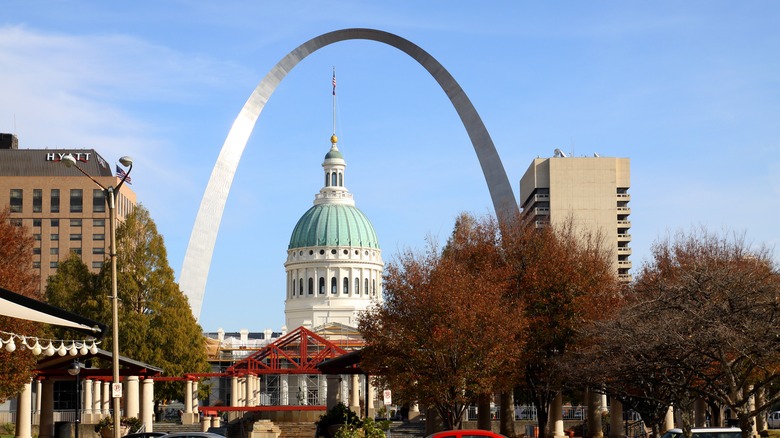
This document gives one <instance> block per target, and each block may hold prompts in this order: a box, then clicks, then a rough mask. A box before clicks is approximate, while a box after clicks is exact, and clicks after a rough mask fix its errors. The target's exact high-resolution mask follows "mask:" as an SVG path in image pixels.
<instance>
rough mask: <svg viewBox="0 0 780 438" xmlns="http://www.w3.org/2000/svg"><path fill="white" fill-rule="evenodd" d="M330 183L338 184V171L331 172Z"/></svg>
mask: <svg viewBox="0 0 780 438" xmlns="http://www.w3.org/2000/svg"><path fill="white" fill-rule="evenodd" d="M330 185H332V186H335V185H337V184H336V172H333V173H331V174H330Z"/></svg>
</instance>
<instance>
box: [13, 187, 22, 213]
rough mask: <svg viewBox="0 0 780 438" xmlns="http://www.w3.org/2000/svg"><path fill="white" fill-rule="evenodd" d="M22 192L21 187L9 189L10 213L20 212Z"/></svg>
mask: <svg viewBox="0 0 780 438" xmlns="http://www.w3.org/2000/svg"><path fill="white" fill-rule="evenodd" d="M23 196H24V193H23V192H22V189H11V213H21V212H22V203H23Z"/></svg>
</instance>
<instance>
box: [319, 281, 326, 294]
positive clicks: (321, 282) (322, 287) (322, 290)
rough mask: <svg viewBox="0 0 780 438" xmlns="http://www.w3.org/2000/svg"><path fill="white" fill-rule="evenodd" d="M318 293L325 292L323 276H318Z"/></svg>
mask: <svg viewBox="0 0 780 438" xmlns="http://www.w3.org/2000/svg"><path fill="white" fill-rule="evenodd" d="M320 293H321V294H324V293H325V277H320Z"/></svg>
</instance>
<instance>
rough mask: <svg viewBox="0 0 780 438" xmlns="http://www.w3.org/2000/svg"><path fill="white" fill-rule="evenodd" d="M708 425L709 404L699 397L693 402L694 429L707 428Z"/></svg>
mask: <svg viewBox="0 0 780 438" xmlns="http://www.w3.org/2000/svg"><path fill="white" fill-rule="evenodd" d="M706 423H707V403H706V402H705V401H704V399H703V398H701V397H699V398H697V399H696V401H695V402H693V427H705V425H706Z"/></svg>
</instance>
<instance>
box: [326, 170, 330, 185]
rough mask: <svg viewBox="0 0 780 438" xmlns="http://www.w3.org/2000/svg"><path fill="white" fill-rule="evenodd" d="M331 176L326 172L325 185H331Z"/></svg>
mask: <svg viewBox="0 0 780 438" xmlns="http://www.w3.org/2000/svg"><path fill="white" fill-rule="evenodd" d="M329 177H330V174H328V173H326V174H325V187H328V185H329V184H328V183H329V182H330V181H329Z"/></svg>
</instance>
